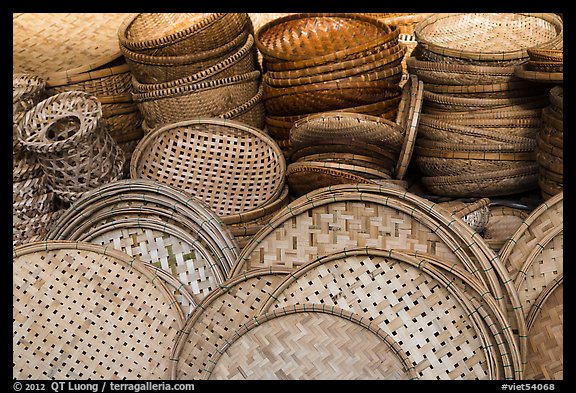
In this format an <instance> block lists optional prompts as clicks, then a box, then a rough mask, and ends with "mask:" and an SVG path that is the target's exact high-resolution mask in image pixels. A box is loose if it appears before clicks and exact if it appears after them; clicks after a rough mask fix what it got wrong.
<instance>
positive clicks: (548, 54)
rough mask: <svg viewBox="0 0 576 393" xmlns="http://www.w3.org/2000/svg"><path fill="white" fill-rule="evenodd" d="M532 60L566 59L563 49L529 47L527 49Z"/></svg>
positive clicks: (558, 61)
mask: <svg viewBox="0 0 576 393" xmlns="http://www.w3.org/2000/svg"><path fill="white" fill-rule="evenodd" d="M526 52H528V56H529V57H530V60H533V61H551V62H556V63H562V62H563V60H564V50H563V49H544V48H537V47H535V48H528V49H526Z"/></svg>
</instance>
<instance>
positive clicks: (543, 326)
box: [524, 277, 564, 380]
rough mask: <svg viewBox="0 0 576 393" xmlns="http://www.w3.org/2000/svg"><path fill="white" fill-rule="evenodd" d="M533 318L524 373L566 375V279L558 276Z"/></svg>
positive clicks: (547, 377)
mask: <svg viewBox="0 0 576 393" xmlns="http://www.w3.org/2000/svg"><path fill="white" fill-rule="evenodd" d="M533 311H534V312H533V313H532V314H531V315H530V317H531V318H530V319H529V324H528V327H529V331H528V333H529V336H528V355H527V358H526V360H527V362H526V368H525V373H524V377H525V378H526V379H529V380H562V379H563V377H564V281H563V277H558V278H557V279H556V280H555V282H554V283H551V285H549V286H548V287H547V288H546V290H545V291H543V292H542V293H541V295H540V296H539V297H538V299H537V302H536V303H535V304H534V307H533Z"/></svg>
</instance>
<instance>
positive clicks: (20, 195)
mask: <svg viewBox="0 0 576 393" xmlns="http://www.w3.org/2000/svg"><path fill="white" fill-rule="evenodd" d="M47 192H48V188H47V186H46V176H42V175H40V176H36V177H31V178H29V179H25V180H20V181H13V182H12V203H15V202H20V201H23V200H25V199H29V198H32V197H34V196H35V195H41V194H46V193H47Z"/></svg>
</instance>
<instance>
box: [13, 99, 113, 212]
mask: <svg viewBox="0 0 576 393" xmlns="http://www.w3.org/2000/svg"><path fill="white" fill-rule="evenodd" d="M101 119H102V107H101V104H100V102H99V101H98V100H97V99H96V98H95V97H93V96H91V95H89V94H86V93H84V92H75V91H71V92H65V93H60V94H57V95H54V96H51V97H49V98H48V99H46V100H44V101H42V102H40V103H39V104H38V105H37V106H36V107H34V108H33V109H31V110H30V111H28V112H27V113H26V115H25V116H24V118H23V119H22V121H21V123H20V124H19V126H18V138H19V140H20V142H21V143H22V145H23V146H24V147H25V148H26V149H28V150H31V151H33V152H35V153H36V156H37V158H38V161H39V163H40V164H41V166H42V170H43V171H44V173H45V174H46V176H47V182H48V186H49V188H50V189H51V190H52V191H54V192H55V193H56V194H57V195H58V196H59V197H60V198H61V199H62V200H64V201H68V202H70V201H72V200H74V199H75V198H77V197H78V196H79V195H80V194H82V193H83V192H86V191H89V190H91V189H93V188H96V187H98V186H99V185H102V184H104V183H106V182H110V181H114V180H117V179H118V178H119V177H120V176H121V169H122V165H123V164H124V155H123V152H122V150H121V149H120V148H119V147H118V145H117V144H116V142H114V140H113V139H112V137H111V136H110V135H109V134H108V131H107V130H106V129H105V126H104V125H103V124H102V122H101Z"/></svg>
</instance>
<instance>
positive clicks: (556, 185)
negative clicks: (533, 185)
mask: <svg viewBox="0 0 576 393" xmlns="http://www.w3.org/2000/svg"><path fill="white" fill-rule="evenodd" d="M539 175H540V176H539V178H538V182H539V184H540V183H541V188H544V189H545V190H544V191H547V192H548V193H552V192H551V191H554V194H556V192H557V191H558V190H561V189H563V186H564V175H560V174H558V173H556V172H552V171H550V170H548V169H546V168H544V167H542V166H541V167H540V173H539ZM548 188H550V189H548Z"/></svg>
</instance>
